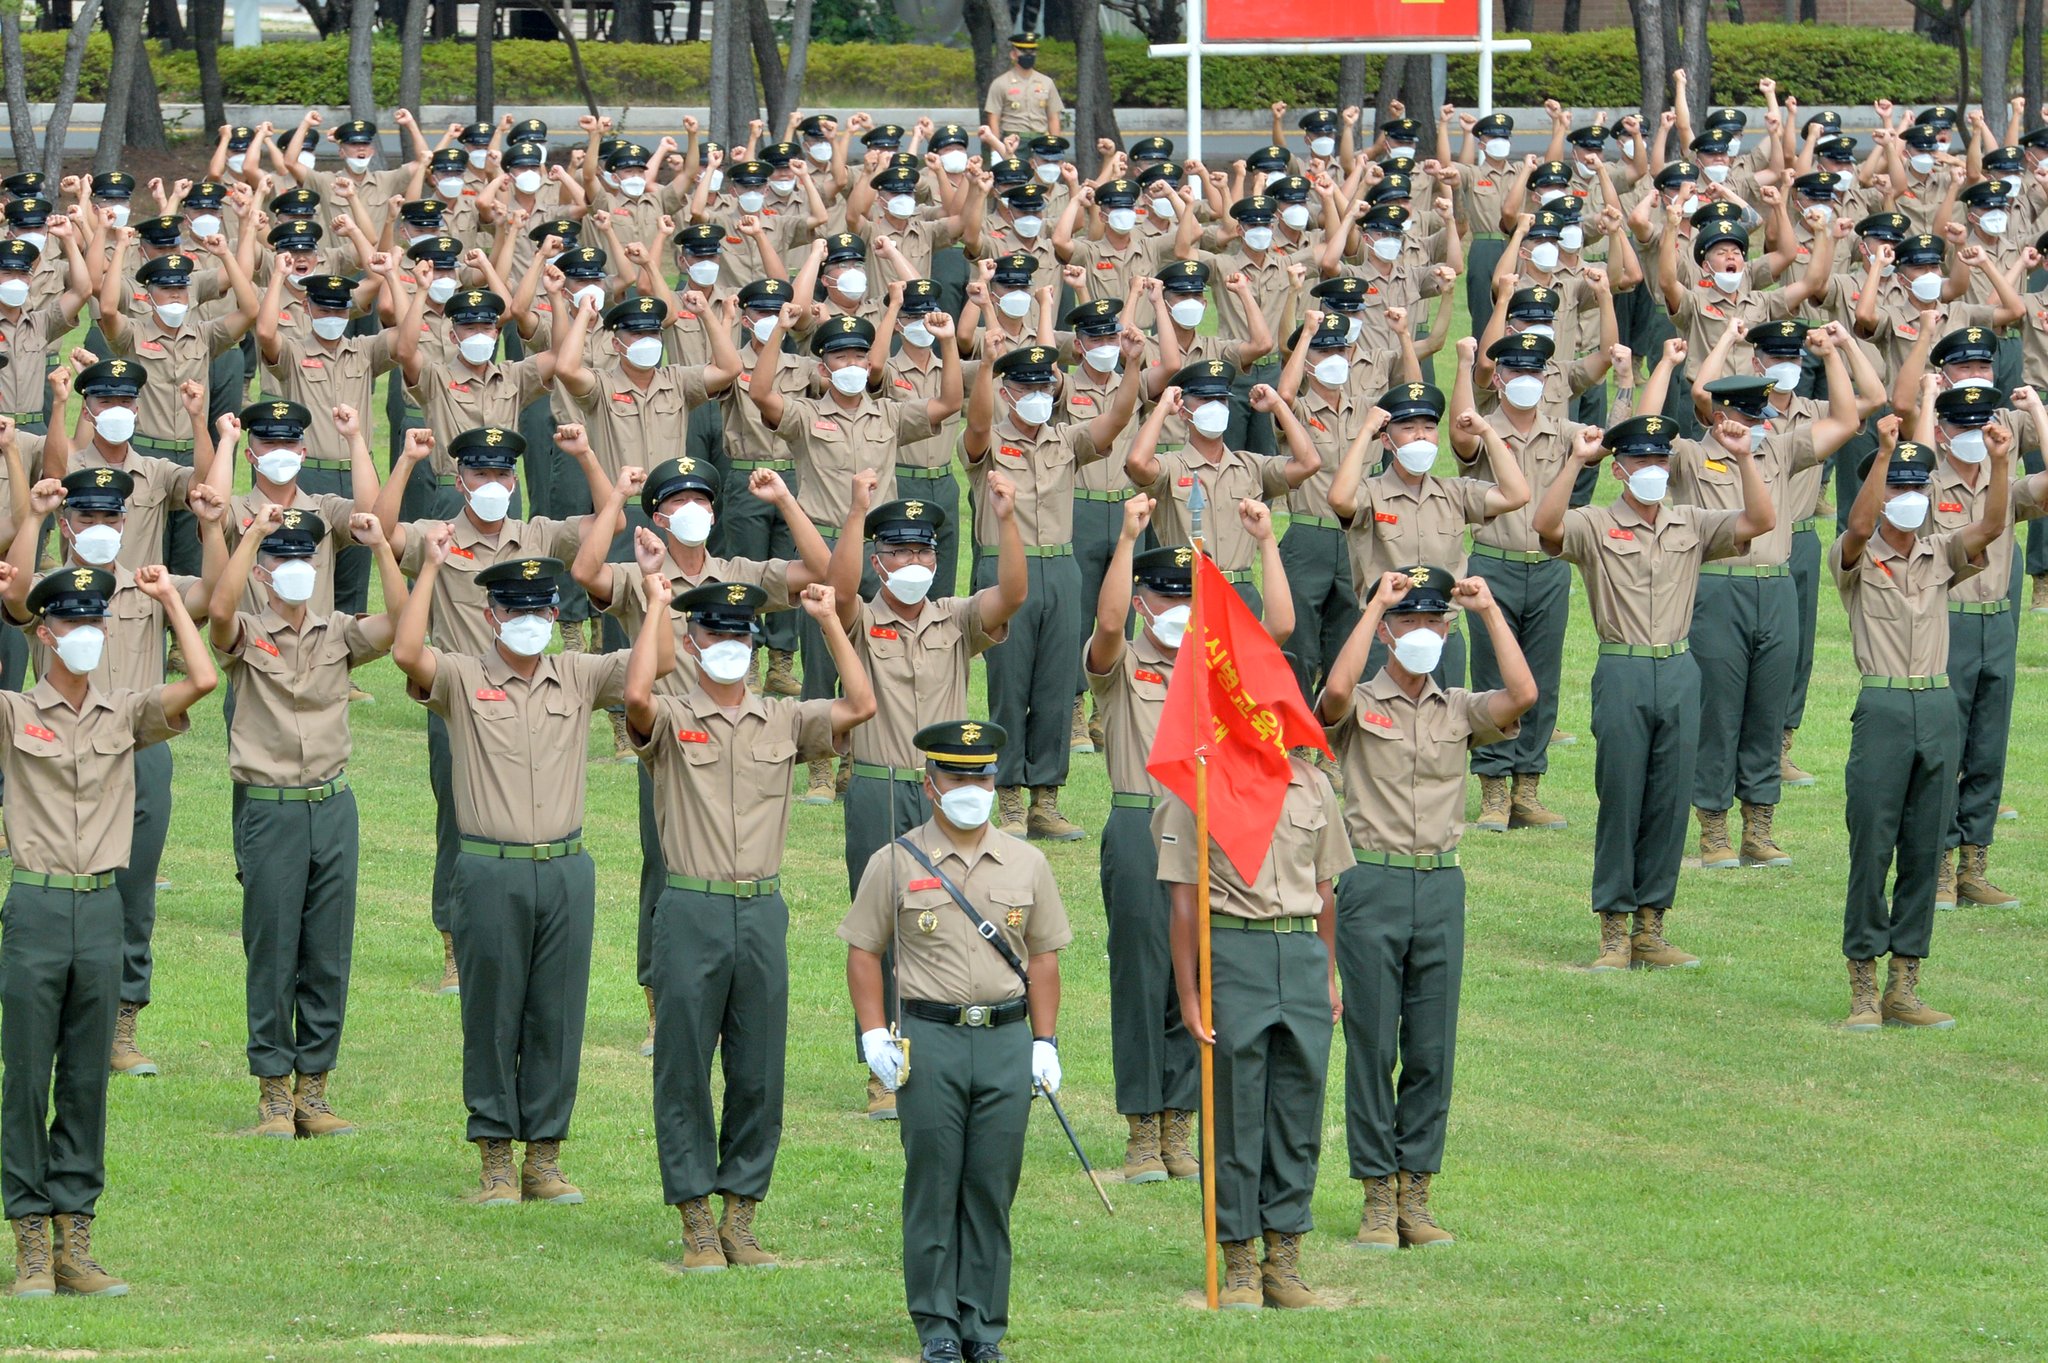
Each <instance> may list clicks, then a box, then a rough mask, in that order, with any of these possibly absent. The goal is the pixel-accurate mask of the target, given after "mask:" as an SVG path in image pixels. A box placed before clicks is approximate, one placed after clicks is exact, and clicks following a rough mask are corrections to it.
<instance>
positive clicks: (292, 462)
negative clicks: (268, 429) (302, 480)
mask: <svg viewBox="0 0 2048 1363" xmlns="http://www.w3.org/2000/svg"><path fill="white" fill-rule="evenodd" d="M305 462H306V456H305V455H303V454H300V453H299V452H298V451H297V450H267V451H265V452H264V453H262V454H259V455H257V456H256V474H257V476H258V477H260V478H262V479H263V480H264V481H265V482H267V483H275V484H277V485H278V486H280V487H282V486H283V485H284V484H286V483H289V482H290V481H291V480H292V479H294V478H296V477H298V476H299V469H300V468H301V467H303V466H304V464H305Z"/></svg>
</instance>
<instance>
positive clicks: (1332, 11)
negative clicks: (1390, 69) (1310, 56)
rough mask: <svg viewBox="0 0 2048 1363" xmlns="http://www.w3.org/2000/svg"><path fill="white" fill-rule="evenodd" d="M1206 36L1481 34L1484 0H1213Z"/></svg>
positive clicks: (1357, 38) (1356, 38) (1206, 14)
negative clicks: (1480, 20)
mask: <svg viewBox="0 0 2048 1363" xmlns="http://www.w3.org/2000/svg"><path fill="white" fill-rule="evenodd" d="M1202 27H1203V34H1202V38H1203V41H1204V42H1211V43H1219V42H1224V43H1227V42H1273V41H1275V40H1280V41H1291V40H1301V41H1317V42H1370V41H1375V40H1378V39H1404V38H1405V39H1416V38H1477V37H1478V36H1479V0H1367V2H1366V3H1364V4H1360V3H1358V2H1357V0H1209V3H1208V4H1206V5H1205V6H1204V7H1203V24H1202Z"/></svg>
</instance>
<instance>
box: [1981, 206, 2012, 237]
mask: <svg viewBox="0 0 2048 1363" xmlns="http://www.w3.org/2000/svg"><path fill="white" fill-rule="evenodd" d="M2011 220H2012V219H2011V215H2010V214H2008V213H2007V212H2006V211H2005V210H2004V209H2002V208H1987V209H1985V210H1984V216H1983V217H1982V218H1979V219H1978V220H1977V226H1978V228H1979V229H1981V230H1982V231H1983V233H1984V235H1985V236H1987V237H2002V236H2004V235H2005V226H2006V224H2007V223H2008V222H2010V221H2011Z"/></svg>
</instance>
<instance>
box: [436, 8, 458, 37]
mask: <svg viewBox="0 0 2048 1363" xmlns="http://www.w3.org/2000/svg"><path fill="white" fill-rule="evenodd" d="M461 17H462V7H461V6H460V5H458V4H456V3H455V0H439V3H437V4H436V5H435V6H434V9H433V24H434V36H435V37H436V38H453V37H454V36H455V28H456V21H457V20H458V19H460V18H461Z"/></svg>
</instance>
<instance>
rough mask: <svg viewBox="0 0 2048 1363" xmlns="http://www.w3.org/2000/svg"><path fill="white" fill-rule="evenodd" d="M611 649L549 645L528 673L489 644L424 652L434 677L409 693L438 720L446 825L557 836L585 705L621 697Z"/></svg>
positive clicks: (569, 798)
mask: <svg viewBox="0 0 2048 1363" xmlns="http://www.w3.org/2000/svg"><path fill="white" fill-rule="evenodd" d="M630 656H631V655H630V654H628V653H625V652H619V653H602V654H600V653H553V654H542V655H541V656H540V657H539V658H538V659H536V660H535V662H536V664H537V666H536V667H535V668H534V673H533V677H532V678H531V679H530V680H529V679H527V678H523V677H521V676H520V675H519V674H518V673H517V672H514V671H513V670H512V665H511V664H510V663H508V662H506V661H505V659H504V656H503V655H502V654H500V653H499V652H498V651H497V650H496V649H495V648H493V649H492V650H491V651H490V653H489V654H488V655H487V656H484V657H480V658H473V657H469V656H467V655H465V654H461V653H448V652H444V651H442V650H440V649H436V650H435V651H434V686H433V689H432V690H431V691H429V692H427V693H426V694H424V695H422V694H421V693H420V691H419V689H418V688H417V687H410V688H408V689H409V690H410V692H411V694H412V696H413V699H415V700H418V701H420V702H421V703H422V704H424V705H425V706H426V707H427V708H428V709H429V710H431V711H433V712H434V713H435V714H437V715H439V716H441V718H442V719H444V720H446V721H447V724H448V751H449V755H450V757H451V758H452V759H453V767H454V770H453V773H452V775H453V781H454V788H455V825H456V827H457V828H460V829H461V830H462V832H463V833H464V834H466V835H468V836H470V837H476V838H489V839H492V840H493V841H496V842H513V843H543V842H557V841H559V840H561V839H563V838H566V837H568V836H570V835H571V834H573V833H575V832H576V830H577V829H579V828H581V827H582V826H583V798H584V789H585V778H586V777H587V776H588V771H587V761H588V755H589V748H590V714H591V711H592V710H594V709H597V708H600V707H607V706H615V705H620V704H623V703H624V702H625V699H626V660H627V658H628V657H630Z"/></svg>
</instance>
